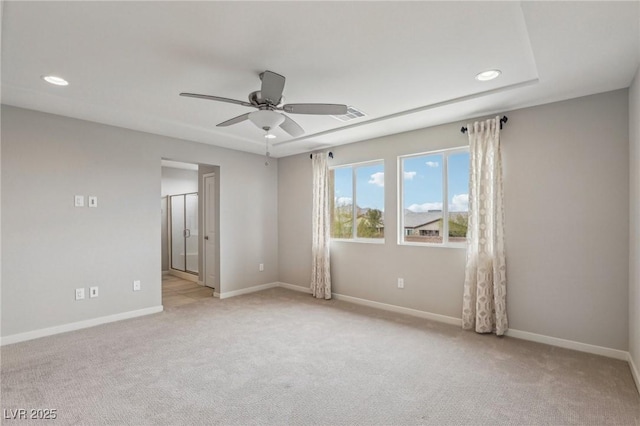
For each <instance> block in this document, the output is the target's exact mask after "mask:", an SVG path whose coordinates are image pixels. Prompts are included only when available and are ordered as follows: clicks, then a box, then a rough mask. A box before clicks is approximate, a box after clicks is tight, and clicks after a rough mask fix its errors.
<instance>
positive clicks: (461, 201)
mask: <svg viewBox="0 0 640 426" xmlns="http://www.w3.org/2000/svg"><path fill="white" fill-rule="evenodd" d="M449 211H451V212H466V211H469V194H456V195H454V196H453V197H452V198H451V203H450V204H449Z"/></svg>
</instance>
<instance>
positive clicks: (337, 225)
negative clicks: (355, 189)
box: [331, 204, 353, 238]
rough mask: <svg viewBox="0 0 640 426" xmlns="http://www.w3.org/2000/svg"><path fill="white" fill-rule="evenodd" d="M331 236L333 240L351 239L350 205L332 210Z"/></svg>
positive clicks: (351, 215)
mask: <svg viewBox="0 0 640 426" xmlns="http://www.w3.org/2000/svg"><path fill="white" fill-rule="evenodd" d="M332 216H333V217H332V221H331V222H332V227H331V236H332V237H333V238H351V237H352V235H353V232H352V229H353V208H352V205H351V204H349V205H346V206H338V207H336V208H334V209H333V215H332Z"/></svg>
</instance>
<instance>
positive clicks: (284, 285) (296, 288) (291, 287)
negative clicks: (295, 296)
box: [278, 282, 311, 294]
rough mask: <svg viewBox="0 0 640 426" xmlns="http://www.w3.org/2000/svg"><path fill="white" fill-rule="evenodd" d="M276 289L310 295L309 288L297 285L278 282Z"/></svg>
mask: <svg viewBox="0 0 640 426" xmlns="http://www.w3.org/2000/svg"><path fill="white" fill-rule="evenodd" d="M278 287H282V288H286V289H288V290H294V291H300V292H302V293H307V294H311V289H310V288H309V287H301V286H299V285H293V284H288V283H283V282H279V283H278Z"/></svg>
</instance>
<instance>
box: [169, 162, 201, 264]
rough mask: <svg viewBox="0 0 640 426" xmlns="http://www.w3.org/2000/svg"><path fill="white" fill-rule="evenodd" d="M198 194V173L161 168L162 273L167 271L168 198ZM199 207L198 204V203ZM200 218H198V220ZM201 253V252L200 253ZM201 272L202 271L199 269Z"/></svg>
mask: <svg viewBox="0 0 640 426" xmlns="http://www.w3.org/2000/svg"><path fill="white" fill-rule="evenodd" d="M189 192H198V172H197V171H196V170H185V169H176V168H173V167H162V171H161V181H160V196H161V197H162V200H161V201H160V209H161V210H162V215H161V219H160V220H161V223H160V226H161V228H162V230H161V233H160V235H161V245H160V248H161V260H162V262H161V267H162V270H163V271H168V270H169V214H168V196H169V195H176V194H186V193H189ZM198 207H200V203H198ZM199 219H200V216H198V220H199ZM200 253H201V252H200ZM199 270H202V269H199Z"/></svg>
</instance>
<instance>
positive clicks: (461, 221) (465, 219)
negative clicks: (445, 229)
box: [449, 213, 469, 238]
mask: <svg viewBox="0 0 640 426" xmlns="http://www.w3.org/2000/svg"><path fill="white" fill-rule="evenodd" d="M468 227H469V214H468V213H451V214H450V215H449V236H450V237H462V238H464V237H466V236H467V228H468Z"/></svg>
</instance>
